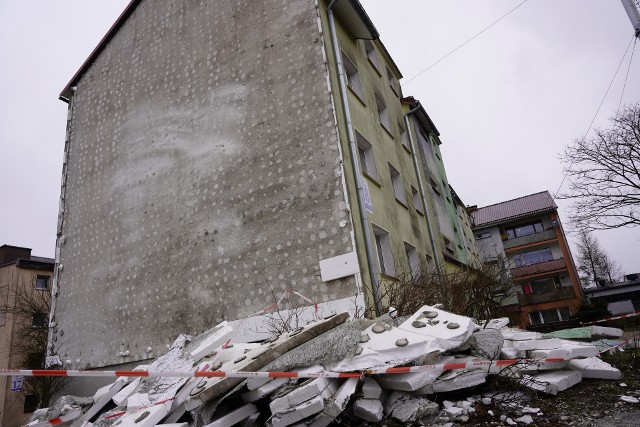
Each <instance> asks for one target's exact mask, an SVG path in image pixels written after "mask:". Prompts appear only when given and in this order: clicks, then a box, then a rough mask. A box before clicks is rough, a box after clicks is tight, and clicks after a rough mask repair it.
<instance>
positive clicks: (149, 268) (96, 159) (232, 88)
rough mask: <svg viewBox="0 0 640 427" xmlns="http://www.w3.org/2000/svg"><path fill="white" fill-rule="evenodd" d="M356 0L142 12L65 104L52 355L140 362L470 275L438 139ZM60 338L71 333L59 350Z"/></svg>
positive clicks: (111, 36) (74, 85)
mask: <svg viewBox="0 0 640 427" xmlns="http://www.w3.org/2000/svg"><path fill="white" fill-rule="evenodd" d="M401 78H402V74H401V73H400V70H399V69H398V67H397V66H396V64H395V63H394V62H393V60H392V58H391V56H390V54H389V52H388V51H387V49H386V48H385V46H384V45H383V44H382V42H381V41H380V40H379V35H378V32H377V30H376V28H375V27H374V25H373V23H372V22H371V20H370V19H369V17H368V16H367V14H366V12H365V11H364V9H363V8H362V6H361V5H360V3H359V2H358V1H357V0H338V1H331V2H329V1H326V0H319V1H317V2H314V1H311V0H307V1H298V2H284V3H278V4H275V3H273V2H267V1H255V2H250V3H246V2H241V1H237V0H234V1H228V2H223V3H220V2H215V3H211V2H191V1H186V0H180V1H168V0H163V1H150V0H134V1H132V2H131V3H130V4H129V6H128V7H127V9H126V10H125V11H124V12H123V14H122V15H121V17H120V18H119V19H118V21H117V22H116V23H115V24H114V25H113V27H112V28H111V30H110V31H109V33H108V34H107V35H106V36H105V38H104V39H103V40H102V42H101V43H100V45H99V46H98V47H97V48H96V49H95V51H94V52H93V53H92V54H91V56H90V57H89V59H88V60H87V61H86V62H85V64H84V65H83V66H82V67H81V68H80V70H79V71H78V73H77V74H76V75H75V76H74V77H73V78H72V79H71V81H70V82H69V83H68V85H67V86H66V87H65V88H64V89H63V91H62V93H61V96H60V98H61V100H63V101H64V102H66V103H68V105H69V115H68V123H67V137H66V141H65V154H64V159H65V160H64V169H63V174H62V175H63V176H62V190H61V199H60V215H59V222H58V239H57V250H56V262H57V268H56V278H55V281H54V282H55V283H54V286H55V292H54V294H55V295H56V298H55V299H54V301H53V314H52V322H53V323H55V324H56V325H57V327H56V329H55V330H54V329H50V351H51V354H57V355H60V356H61V357H62V360H64V361H69V362H67V364H68V365H69V366H67V367H69V368H87V367H99V366H111V365H118V364H125V363H133V362H136V361H139V360H144V359H146V358H149V357H153V355H155V354H159V353H162V352H163V351H164V349H165V348H166V347H165V346H166V344H168V343H169V342H171V341H172V340H173V339H174V337H175V336H176V335H177V334H178V333H182V332H188V333H198V332H199V331H203V330H205V329H207V328H208V327H210V326H212V325H213V324H215V323H217V322H220V321H222V320H225V319H226V320H229V321H232V322H234V325H235V326H236V327H237V328H239V331H240V333H242V334H245V335H246V336H247V337H250V338H255V339H257V338H262V337H265V336H266V335H267V334H269V330H268V328H267V327H266V326H265V324H264V322H262V320H261V319H263V318H260V317H256V316H255V315H254V314H255V313H256V312H259V311H260V310H261V309H263V308H264V307H265V306H269V305H272V304H273V303H274V302H275V301H277V300H278V299H279V297H280V295H281V294H282V293H283V292H287V290H295V291H296V292H298V293H300V294H302V295H304V296H305V297H306V298H307V300H306V301H305V300H302V299H296V298H289V301H290V302H291V303H292V304H293V305H296V304H297V305H299V306H301V307H302V309H304V307H305V305H307V306H309V302H308V301H309V300H311V301H314V302H316V303H317V306H318V310H317V312H315V310H313V309H311V307H313V305H311V306H309V309H308V310H306V311H304V310H303V313H302V316H317V315H320V316H322V315H326V314H328V313H330V312H332V311H336V310H349V311H352V312H355V311H356V310H358V311H362V310H367V311H368V313H370V314H372V315H373V314H375V313H376V312H379V311H380V310H383V309H384V301H383V298H382V297H383V295H384V287H385V284H386V283H389V282H390V281H393V280H395V278H396V277H397V276H398V275H399V274H401V273H405V272H406V273H412V272H415V271H417V269H418V268H421V266H428V268H433V269H435V268H441V266H443V265H445V263H446V262H449V261H451V260H455V261H456V262H462V263H465V262H467V261H468V259H467V257H466V255H465V250H466V249H465V248H466V244H465V243H464V240H463V234H462V232H461V230H462V228H463V227H462V226H461V225H460V224H459V222H458V215H457V211H456V208H455V204H454V198H453V196H452V194H451V191H450V187H449V184H448V181H447V180H446V174H445V171H444V165H443V163H442V156H441V154H440V151H439V144H440V140H439V133H438V131H437V129H436V128H435V126H434V125H433V122H432V121H431V119H430V118H429V116H428V115H427V113H426V111H425V110H424V108H422V106H421V105H420V104H419V103H418V101H416V100H415V99H413V98H405V97H403V94H402V91H401V87H400V84H399V80H400V79H401ZM63 333H64V336H65V340H56V339H57V337H59V336H60V335H61V334H63Z"/></svg>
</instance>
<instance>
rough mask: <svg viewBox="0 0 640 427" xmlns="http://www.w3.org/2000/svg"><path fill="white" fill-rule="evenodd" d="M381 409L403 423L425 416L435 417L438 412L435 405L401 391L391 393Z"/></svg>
mask: <svg viewBox="0 0 640 427" xmlns="http://www.w3.org/2000/svg"><path fill="white" fill-rule="evenodd" d="M383 408H384V412H385V413H386V414H387V415H389V416H391V417H392V418H395V419H396V420H398V421H400V422H403V423H408V422H414V421H417V420H418V419H419V418H421V417H424V416H426V415H437V414H438V413H439V412H440V406H439V405H438V404H437V403H435V402H432V401H430V400H428V399H424V398H421V397H417V396H413V395H411V394H409V393H405V392H401V391H394V392H392V393H391V394H390V395H389V397H388V398H387V399H386V401H385V403H384V405H383Z"/></svg>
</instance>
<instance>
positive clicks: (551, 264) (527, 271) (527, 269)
mask: <svg viewBox="0 0 640 427" xmlns="http://www.w3.org/2000/svg"><path fill="white" fill-rule="evenodd" d="M566 268H567V263H566V262H564V259H563V258H559V259H552V260H551V261H544V262H539V263H537V264H529V265H523V266H522V267H516V268H512V269H511V277H513V278H514V279H519V278H521V277H527V276H534V275H536V274H543V273H547V272H550V271H556V270H563V269H566Z"/></svg>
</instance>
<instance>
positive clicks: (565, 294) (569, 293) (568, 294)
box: [518, 288, 576, 306]
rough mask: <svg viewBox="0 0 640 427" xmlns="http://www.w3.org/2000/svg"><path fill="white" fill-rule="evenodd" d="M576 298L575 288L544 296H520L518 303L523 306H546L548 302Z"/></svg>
mask: <svg viewBox="0 0 640 427" xmlns="http://www.w3.org/2000/svg"><path fill="white" fill-rule="evenodd" d="M575 297H576V293H575V292H574V290H573V288H564V289H558V290H555V291H551V292H545V293H542V294H535V293H534V294H519V295H518V303H519V304H520V305H521V306H524V305H536V304H544V303H546V302H552V301H560V300H564V299H573V298H575Z"/></svg>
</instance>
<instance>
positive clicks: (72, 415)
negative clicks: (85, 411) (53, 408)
mask: <svg viewBox="0 0 640 427" xmlns="http://www.w3.org/2000/svg"><path fill="white" fill-rule="evenodd" d="M80 415H82V410H80V409H76V408H74V409H71V410H70V411H68V412H67V413H66V414H64V415H60V416H59V417H56V418H52V419H50V420H44V421H40V422H38V423H36V424H29V427H48V426H57V425H61V424H64V423H66V422H67V421H73V420H75V419H76V418H78V417H79V416H80Z"/></svg>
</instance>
